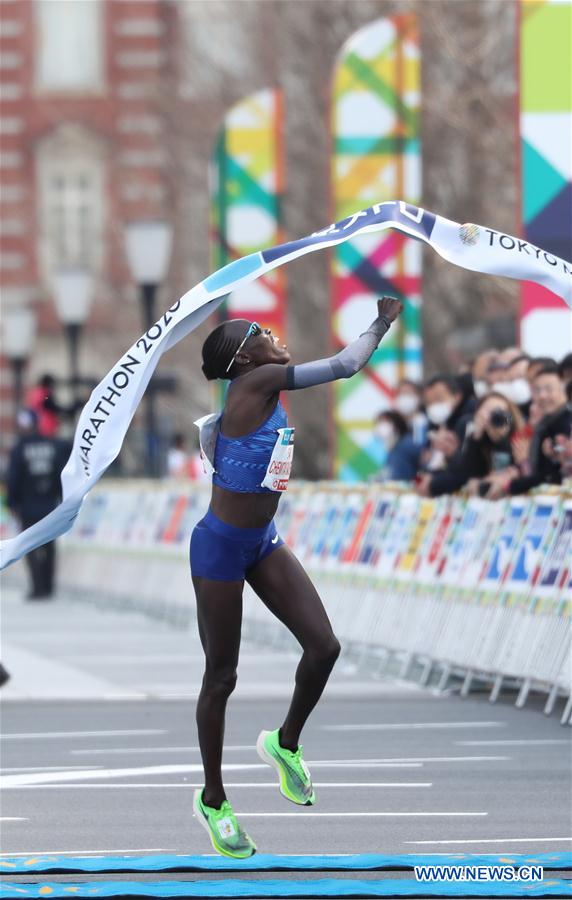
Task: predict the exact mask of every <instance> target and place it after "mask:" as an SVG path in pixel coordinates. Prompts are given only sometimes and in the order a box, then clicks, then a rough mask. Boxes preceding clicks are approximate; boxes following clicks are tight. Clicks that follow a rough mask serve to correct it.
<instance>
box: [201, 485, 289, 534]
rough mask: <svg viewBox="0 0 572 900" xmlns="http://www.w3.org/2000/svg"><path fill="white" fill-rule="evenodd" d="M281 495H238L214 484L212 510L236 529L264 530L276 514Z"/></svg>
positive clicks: (270, 493) (271, 493)
mask: <svg viewBox="0 0 572 900" xmlns="http://www.w3.org/2000/svg"><path fill="white" fill-rule="evenodd" d="M279 502H280V494H279V493H276V492H274V491H273V492H269V493H264V494H251V493H244V494H242V493H237V492H235V491H227V490H225V489H224V488H222V487H219V485H216V484H213V491H212V497H211V504H210V505H211V510H212V511H213V513H214V514H215V516H217V517H218V518H219V519H221V520H222V521H223V522H226V524H227V525H234V527H235V528H263V527H264V526H265V525H268V524H269V523H270V522H271V521H272V519H273V518H274V516H275V514H276V510H277V509H278V503H279Z"/></svg>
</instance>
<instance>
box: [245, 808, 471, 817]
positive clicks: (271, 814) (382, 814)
mask: <svg viewBox="0 0 572 900" xmlns="http://www.w3.org/2000/svg"><path fill="white" fill-rule="evenodd" d="M236 815H237V816H238V818H239V819H247V818H248V819H256V818H259V817H260V818H267V817H272V818H284V817H286V818H290V817H291V816H307V817H308V818H313V817H314V816H330V817H331V816H335V817H336V818H338V817H339V816H347V817H351V816H353V817H354V818H361V817H362V816H368V817H371V818H373V817H383V818H387V819H392V818H394V817H404V816H407V817H413V816H416V817H418V818H425V817H427V816H447V817H450V816H457V817H462V816H467V817H471V818H472V817H475V816H488V813H487V812H306V811H304V810H303V809H301V810H300V812H286V813H284V812H260V813H258V812H252V813H245V812H237V813H236Z"/></svg>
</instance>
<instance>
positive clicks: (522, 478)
mask: <svg viewBox="0 0 572 900" xmlns="http://www.w3.org/2000/svg"><path fill="white" fill-rule="evenodd" d="M532 399H533V403H534V405H536V406H537V407H538V410H539V412H540V414H541V419H540V421H539V422H538V424H537V425H536V428H535V429H534V432H533V434H532V438H531V440H530V445H529V448H528V459H527V461H526V463H525V464H524V465H521V466H520V467H519V468H518V469H516V470H515V471H514V472H513V473H512V476H513V477H511V478H507V479H505V482H504V484H503V485H502V486H501V487H502V492H500V489H499V493H498V496H503V495H504V494H511V495H513V494H524V493H525V492H526V491H529V490H531V488H535V487H538V486H539V485H540V484H561V482H562V474H563V472H562V467H563V463H565V462H566V447H567V441H568V439H569V438H570V436H571V435H572V409H570V406H569V405H568V403H567V399H568V398H567V396H566V388H565V385H564V382H563V381H562V378H561V375H560V371H559V369H558V366H556V365H548V366H545V367H544V368H542V369H540V371H539V372H537V373H536V375H535V376H534V380H533V382H532Z"/></svg>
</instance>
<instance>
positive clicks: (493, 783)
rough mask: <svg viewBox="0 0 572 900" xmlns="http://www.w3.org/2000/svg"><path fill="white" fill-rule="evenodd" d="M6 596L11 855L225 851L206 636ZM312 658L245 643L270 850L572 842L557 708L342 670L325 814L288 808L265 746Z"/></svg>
mask: <svg viewBox="0 0 572 900" xmlns="http://www.w3.org/2000/svg"><path fill="white" fill-rule="evenodd" d="M3 593H4V597H3V601H4V602H3V608H4V612H3V629H2V631H3V635H2V639H3V644H2V659H3V662H4V663H5V665H6V666H7V667H8V668H9V669H10V671H11V673H12V679H11V681H10V682H9V683H8V685H6V686H5V687H4V688H3V689H2V700H3V704H2V705H3V714H2V733H1V738H0V748H1V763H2V767H3V794H2V812H1V820H2V821H1V823H0V824H1V826H2V850H3V852H4V853H5V854H9V853H20V854H40V853H47V852H52V853H65V854H74V853H106V854H115V853H117V854H125V853H130V852H140V853H158V852H169V853H185V854H202V853H210V852H212V849H211V847H210V844H209V842H208V838H207V836H206V834H205V832H204V831H203V829H202V828H200V827H199V825H198V824H197V823H196V822H194V820H193V815H192V790H193V789H194V787H196V786H199V785H200V784H201V766H200V756H199V752H198V747H197V739H196V730H195V724H194V697H195V696H196V692H197V689H198V685H199V681H200V674H201V668H202V659H201V654H200V647H199V642H198V638H197V635H196V633H195V631H194V629H193V628H190V629H188V630H181V629H178V630H177V629H173V628H171V627H169V626H167V625H164V624H159V623H157V622H156V621H153V620H151V619H147V618H145V617H143V616H139V615H136V614H133V613H130V614H120V613H117V612H113V611H110V610H102V609H96V608H93V607H91V606H89V605H87V604H84V603H79V602H75V603H72V602H69V601H66V600H63V599H59V600H57V601H55V602H53V603H50V604H31V603H25V602H24V601H23V600H22V599H21V597H20V596H19V595H18V594H17V593H16V592H14V591H11V590H5V591H4V592H3ZM296 661H297V656H296V654H293V653H284V652H279V651H277V650H274V649H272V648H271V647H268V646H266V647H263V648H258V647H255V646H252V645H248V644H244V645H243V648H242V654H241V662H240V667H239V687H238V689H237V691H236V693H235V694H234V695H233V697H232V698H231V700H230V703H229V708H228V717H227V728H226V750H225V757H224V764H225V777H226V784H227V792H228V796H229V798H230V799H231V801H232V803H233V805H234V807H235V810H236V812H237V814H238V815H239V816H240V818H241V820H242V821H243V823H244V825H245V827H246V828H247V830H248V831H249V832H250V833H251V834H252V836H253V837H254V839H255V840H256V842H257V844H258V848H259V850H260V851H261V852H268V853H289V854H302V853H357V852H379V853H453V852H459V851H466V852H474V853H481V852H482V853H502V852H506V851H510V852H512V853H527V852H549V851H556V850H568V849H570V847H571V845H572V821H571V819H572V815H571V809H572V802H571V801H572V776H571V767H570V761H571V753H570V750H571V744H570V737H571V733H570V729H569V728H565V727H562V726H560V724H559V722H558V716H557V714H556V712H555V713H554V714H553V715H552V716H551V717H548V718H547V717H545V716H544V715H543V714H542V712H541V711H540V709H541V707H540V706H539V704H535V703H534V700H533V701H532V703H531V704H530V705H529V706H528V707H527V708H525V709H522V710H517V709H515V708H514V706H513V705H512V703H513V701H514V697H505V698H504V699H501V701H500V702H499V703H498V704H497V705H495V706H491V705H490V704H489V703H488V702H487V699H486V696H485V695H476V696H475V697H474V698H473V697H471V698H469V699H467V700H461V699H460V698H459V697H458V696H436V695H435V694H433V693H432V692H430V691H422V690H419V689H417V688H415V687H412V686H410V685H405V684H403V683H400V682H397V681H388V680H386V681H380V680H375V679H372V678H367V677H365V676H364V674H363V673H357V672H356V671H355V670H354V669H353V668H352V667H351V666H349V665H348V664H347V663H344V662H343V661H342V662H341V663H340V664H339V665H338V667H337V670H336V673H335V676H334V677H333V678H332V681H331V684H330V686H329V687H328V689H327V691H326V693H325V695H324V698H323V700H322V702H321V703H320V704H319V706H318V708H317V709H316V710H315V712H314V714H313V716H312V718H311V719H310V722H309V723H308V726H307V728H306V730H305V732H304V735H303V744H304V749H305V757H306V759H307V761H308V764H309V766H310V768H311V770H312V774H313V779H314V783H315V786H316V794H317V804H316V806H315V807H313V808H312V809H305V808H302V809H301V808H297V807H295V806H293V805H291V804H289V803H288V802H287V801H286V800H284V799H283V798H282V797H281V795H280V794H279V792H278V789H277V786H276V783H275V779H274V773H273V770H271V769H269V768H268V767H267V766H265V765H264V764H263V763H262V762H261V761H260V760H259V758H258V756H257V755H256V752H255V748H254V745H255V741H256V737H257V735H258V732H259V730H260V729H261V728H274V727H277V726H278V725H279V724H280V721H281V717H282V716H283V714H284V711H285V709H286V707H287V703H288V696H289V692H290V689H291V683H292V679H293V673H294V669H295V666H296Z"/></svg>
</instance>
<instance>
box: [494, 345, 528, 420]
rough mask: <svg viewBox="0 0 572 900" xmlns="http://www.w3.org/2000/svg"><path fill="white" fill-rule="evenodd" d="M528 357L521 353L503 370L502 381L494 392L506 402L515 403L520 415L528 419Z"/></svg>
mask: <svg viewBox="0 0 572 900" xmlns="http://www.w3.org/2000/svg"><path fill="white" fill-rule="evenodd" d="M529 363H530V357H529V356H528V355H527V354H526V353H521V355H520V356H517V357H515V358H514V359H513V360H512V362H510V363H509V364H508V366H506V368H505V369H504V370H503V377H502V380H501V381H500V382H499V383H498V384H497V386H496V390H497V391H499V393H501V394H503V395H504V396H505V397H506V398H507V400H510V401H511V402H512V403H516V405H517V406H518V408H519V410H520V412H521V415H522V416H524V418H525V419H527V418H528V414H529V410H530V401H531V398H532V391H531V388H530V384H529V382H528V378H527V372H528V366H529Z"/></svg>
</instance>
